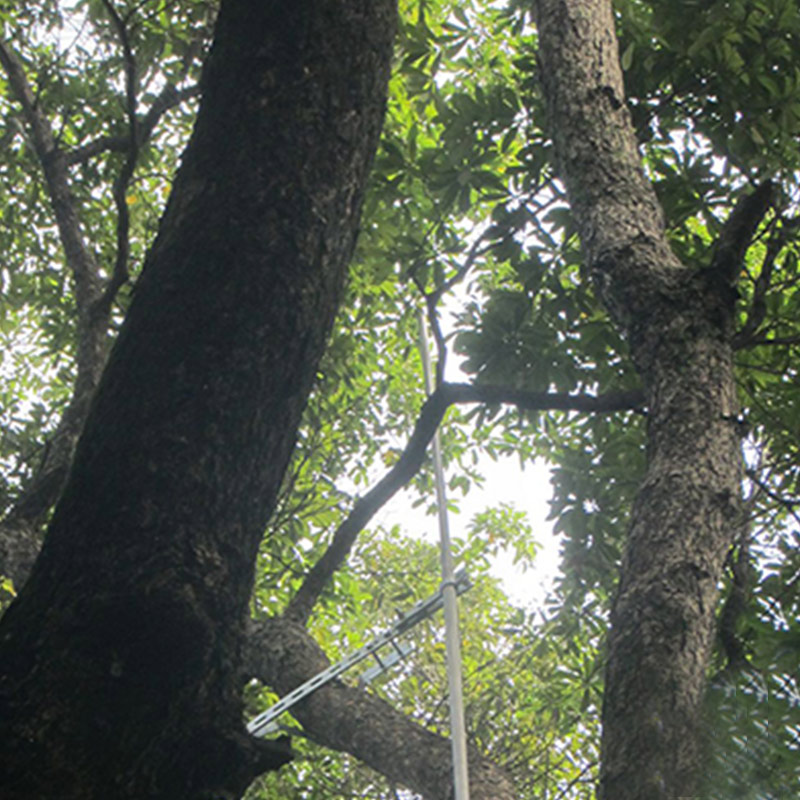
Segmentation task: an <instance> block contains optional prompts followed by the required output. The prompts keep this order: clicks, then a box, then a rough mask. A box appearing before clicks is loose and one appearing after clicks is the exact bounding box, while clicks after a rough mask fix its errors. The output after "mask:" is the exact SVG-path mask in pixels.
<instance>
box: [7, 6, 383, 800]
mask: <svg viewBox="0 0 800 800" xmlns="http://www.w3.org/2000/svg"><path fill="white" fill-rule="evenodd" d="M394 17H395V8H394V2H393V0H348V2H334V1H333V0H315V1H314V2H309V3H303V4H298V5H296V6H291V5H287V4H283V3H276V2H264V3H250V2H246V1H245V0H228V2H224V3H223V5H222V9H221V12H220V17H219V21H218V25H217V33H216V39H215V44H214V47H213V50H212V54H211V56H210V61H209V64H208V65H207V69H206V72H205V75H204V79H203V100H202V103H201V109H200V113H199V116H198V120H197V123H196V126H195V131H194V134H193V136H192V140H191V142H190V144H189V147H188V148H187V151H186V153H185V155H184V158H183V164H182V167H181V169H180V172H179V174H178V176H177V178H176V181H175V186H174V191H173V194H172V197H171V199H170V202H169V205H168V208H167V211H166V213H165V216H164V220H163V221H162V226H161V230H160V233H159V236H158V238H157V241H156V243H155V245H154V247H153V250H152V252H151V253H150V255H149V257H148V259H147V263H146V265H145V268H144V272H143V275H142V277H141V279H140V281H139V284H138V285H137V287H136V292H135V296H134V300H133V303H132V305H131V308H130V311H129V314H128V318H127V319H126V322H125V325H124V328H123V330H122V332H121V333H120V337H119V340H118V341H117V343H116V345H115V347H114V350H113V352H112V354H111V356H110V359H109V363H108V366H107V368H106V371H105V373H104V376H103V379H102V381H101V384H100V387H99V389H98V392H97V395H96V397H95V400H94V403H93V406H92V409H91V411H90V414H89V418H88V420H87V422H86V427H85V429H84V433H83V436H82V438H81V441H80V443H79V445H78V449H77V452H76V456H75V461H74V465H73V468H72V472H71V475H70V478H69V480H68V483H67V486H66V488H65V491H64V494H63V496H62V499H61V501H60V502H59V505H58V507H57V509H56V512H55V515H54V518H53V521H52V523H51V525H50V528H49V530H48V533H47V537H46V539H45V544H44V547H43V550H42V552H41V555H40V557H39V559H38V561H37V563H36V565H35V566H34V569H33V572H32V574H31V576H30V579H29V580H28V582H27V584H26V585H25V587H24V589H23V590H22V592H21V594H20V597H19V598H18V599H17V601H16V602H15V603H14V605H13V606H12V608H11V609H10V610H9V611H8V613H7V614H6V616H5V618H4V619H3V621H2V627H0V668H1V670H2V671H1V672H0V776H2V778H0V781H2V784H1V788H0V794H2V795H3V797H4V798H5V797H8V798H25V799H26V800H29V799H30V798H37V797H43V798H44V797H47V798H52V797H54V796H58V797H63V798H78V797H79V798H81V799H82V800H92V798H98V800H99V799H100V798H103V800H107V799H108V798H111V797H114V798H123V797H136V798H141V797H151V798H162V797H163V798H170V799H171V800H177V798H184V797H185V798H190V797H191V798H198V797H212V796H213V797H219V796H225V797H233V796H237V795H238V794H240V793H241V792H242V791H243V789H244V788H245V787H246V786H247V785H248V783H249V782H250V781H251V780H252V778H253V777H254V776H255V775H256V774H258V773H259V772H260V771H263V770H264V769H269V768H274V767H277V766H278V765H279V764H281V763H283V761H284V760H285V758H286V753H285V752H284V751H283V750H282V749H281V748H280V747H279V748H277V749H276V748H274V747H271V746H269V745H266V744H264V743H261V742H257V741H255V740H253V739H252V738H251V737H248V736H247V735H246V734H245V732H244V728H243V726H242V722H241V706H240V700H239V688H240V686H239V682H240V678H241V650H242V636H243V630H244V620H245V618H246V615H247V606H248V601H249V597H250V590H251V582H252V571H253V564H254V559H255V554H256V551H257V548H258V544H259V541H260V538H261V536H262V531H263V528H264V524H265V521H266V519H267V517H268V515H269V513H270V510H271V508H272V505H273V502H274V497H275V494H276V492H277V489H278V486H279V484H280V481H281V478H282V475H283V471H284V468H285V465H286V462H287V459H288V458H289V454H290V452H291V449H292V446H293V444H294V439H295V431H296V428H297V425H298V421H299V418H300V414H301V412H302V410H303V407H304V405H305V401H306V398H307V395H308V392H309V390H310V387H311V383H312V381H313V378H314V375H315V370H316V364H317V361H318V359H319V357H320V355H321V353H322V350H323V347H324V344H325V340H326V337H327V334H328V331H329V328H330V325H331V322H332V319H333V315H334V313H335V310H336V306H337V303H338V299H339V295H340V290H341V286H342V283H343V278H344V274H345V270H346V265H347V262H348V259H349V257H350V254H351V251H352V247H353V243H354V240H355V233H356V229H357V225H358V214H359V209H360V204H361V197H362V192H363V186H364V182H365V177H366V173H367V170H368V167H369V164H370V162H371V159H372V155H373V152H374V149H375V146H376V143H377V139H378V134H379V131H380V126H381V121H382V116H383V107H384V102H385V89H386V82H387V78H388V70H389V62H390V53H391V38H392V31H393V27H394Z"/></svg>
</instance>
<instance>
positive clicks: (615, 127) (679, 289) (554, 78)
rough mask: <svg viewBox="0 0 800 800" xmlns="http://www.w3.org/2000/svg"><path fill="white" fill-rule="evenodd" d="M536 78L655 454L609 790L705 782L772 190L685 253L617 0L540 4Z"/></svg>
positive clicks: (614, 676) (674, 793)
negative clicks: (653, 171)
mask: <svg viewBox="0 0 800 800" xmlns="http://www.w3.org/2000/svg"><path fill="white" fill-rule="evenodd" d="M536 14H537V19H538V30H539V41H540V62H541V63H540V67H541V79H542V85H543V88H544V94H545V100H546V103H547V107H548V115H549V125H550V132H551V135H552V138H553V140H554V143H555V145H556V151H557V156H558V159H559V170H560V174H561V177H562V178H563V180H564V182H565V184H566V186H567V190H568V194H569V198H570V203H571V206H572V211H573V215H574V218H575V220H576V223H577V225H578V229H579V232H580V236H581V243H582V247H583V252H584V255H585V260H586V264H587V267H588V270H589V272H590V274H591V275H592V277H593V280H594V283H595V287H596V289H597V291H598V293H599V295H600V297H601V299H602V300H603V302H604V303H605V305H606V307H607V309H608V310H609V312H610V314H611V316H612V318H613V319H614V321H615V322H616V324H617V325H618V326H619V328H620V329H621V330H622V331H623V332H624V334H625V335H626V337H627V340H628V342H629V345H630V351H631V354H632V357H633V359H634V362H635V364H636V367H637V369H638V371H639V374H640V376H641V379H642V383H643V387H644V391H645V395H646V406H647V408H648V428H647V456H648V465H647V471H646V475H645V477H644V480H643V483H642V485H641V487H640V489H639V491H638V495H637V498H636V500H635V504H634V508H633V510H632V518H631V524H630V529H629V534H628V540H627V545H626V549H625V553H624V557H623V563H622V574H621V580H620V585H619V589H618V593H617V597H616V600H615V604H614V608H613V610H612V615H611V631H610V635H609V642H608V664H607V670H606V687H605V700H604V707H603V741H602V767H601V776H600V790H599V796H600V797H601V798H602V800H642V798H648V800H657V799H658V798H663V799H664V800H667V798H669V800H674V798H678V797H687V796H694V795H696V794H698V791H697V787H698V768H699V766H700V759H701V755H702V737H701V734H700V727H701V726H700V724H699V719H698V714H699V710H700V704H701V699H702V695H703V690H704V685H705V673H706V669H707V667H708V664H709V657H710V651H711V644H712V633H713V627H714V613H715V607H716V600H717V585H718V581H719V580H720V577H721V574H722V568H723V563H724V559H725V556H726V553H727V552H728V549H729V547H730V545H731V543H732V541H733V538H734V535H735V533H736V532H737V530H738V529H739V528H740V525H741V513H742V510H741V496H740V479H741V474H742V473H741V452H740V450H741V448H740V441H739V436H738V432H737V426H736V424H735V416H736V413H737V400H736V390H735V384H734V375H733V359H732V338H733V333H734V330H733V310H734V299H735V290H734V283H735V280H736V277H737V275H738V272H739V269H740V263H741V258H742V256H743V251H744V248H745V247H746V245H747V244H748V242H749V241H750V239H751V237H752V234H753V233H754V230H755V227H756V226H757V224H758V222H759V220H760V219H761V217H762V215H763V213H764V212H765V211H766V208H767V206H768V202H769V187H765V188H764V189H762V190H760V191H758V192H756V193H755V194H754V195H751V196H750V198H748V199H747V200H746V201H745V203H744V204H743V206H742V207H741V208H739V209H737V212H736V213H735V214H734V215H733V217H732V222H731V224H730V225H729V226H728V227H727V230H726V231H725V232H724V233H723V235H722V238H721V240H720V241H719V242H717V244H716V255H715V257H714V259H713V262H712V266H711V267H710V268H706V269H699V268H696V267H692V266H691V265H683V264H681V263H679V261H678V260H677V259H676V257H675V256H674V254H673V253H672V252H671V250H670V248H669V246H668V244H667V241H666V238H665V236H664V225H663V221H662V212H661V209H660V207H659V204H658V202H657V200H656V197H655V194H654V192H653V189H652V186H651V185H650V183H649V182H648V181H647V179H646V177H645V175H644V174H643V171H642V167H641V163H640V159H639V155H638V152H637V147H636V140H635V137H634V133H633V129H632V127H631V124H630V119H629V114H628V110H627V107H626V104H625V96H624V90H623V81H622V72H621V69H620V65H619V59H618V52H617V50H618V48H617V41H616V37H615V33H614V19H613V14H612V9H611V3H610V2H608V0H538V3H537V7H536Z"/></svg>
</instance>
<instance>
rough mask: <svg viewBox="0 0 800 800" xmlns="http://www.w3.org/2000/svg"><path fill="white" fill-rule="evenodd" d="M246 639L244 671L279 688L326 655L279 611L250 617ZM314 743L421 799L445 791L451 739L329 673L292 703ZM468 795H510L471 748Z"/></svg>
mask: <svg viewBox="0 0 800 800" xmlns="http://www.w3.org/2000/svg"><path fill="white" fill-rule="evenodd" d="M248 633H249V635H248V638H247V644H246V655H245V668H246V676H247V677H248V678H249V677H257V678H258V679H259V680H260V681H262V682H263V683H265V684H266V685H268V686H270V687H272V688H273V689H275V690H276V691H277V692H279V693H280V694H282V695H283V694H286V693H288V692H290V691H291V690H292V689H294V688H295V687H296V686H299V685H300V684H301V683H304V682H305V681H307V680H308V679H309V678H312V677H313V676H314V675H316V674H317V673H318V672H321V671H322V670H323V669H326V668H327V667H328V666H329V665H330V662H329V661H328V659H327V657H326V656H325V654H324V653H323V652H322V650H321V648H320V647H319V645H318V644H317V643H316V642H315V641H314V640H313V639H312V638H311V636H310V635H309V633H308V632H307V631H306V630H305V629H304V628H303V627H302V626H301V625H298V624H296V623H293V622H291V621H290V620H287V619H284V618H281V617H278V618H272V619H267V620H263V621H258V622H252V623H251V625H250V629H249V631H248ZM292 715H293V716H294V717H295V718H296V719H297V720H299V721H300V723H301V724H302V725H303V727H304V728H305V731H306V734H307V735H308V736H309V738H311V739H312V740H313V741H315V742H317V743H318V744H321V745H324V746H325V747H330V748H333V749H335V750H340V751H344V752H348V753H350V754H351V755H353V756H355V757H356V758H358V759H359V760H360V761H362V762H363V763H364V764H367V765H368V766H369V767H371V768H372V769H374V770H377V771H378V772H380V773H381V774H382V775H384V776H386V777H387V778H388V779H389V780H390V781H392V782H396V783H399V784H402V785H403V786H407V787H408V788H410V789H411V790H412V791H414V792H415V793H419V794H421V795H422V796H423V797H425V798H428V800H441V799H442V798H447V797H451V796H452V776H451V769H450V741H449V740H448V739H445V738H444V737H442V736H439V735H437V734H435V733H432V732H431V731H428V730H426V729H425V728H423V727H422V726H421V725H418V724H416V723H415V722H413V721H412V720H411V719H409V718H408V717H407V716H406V715H405V714H401V713H400V712H399V711H397V710H395V709H394V708H392V706H390V705H389V704H388V703H386V702H385V701H383V700H381V699H380V698H378V697H376V696H375V695H373V694H370V693H368V692H365V691H362V690H359V689H354V688H351V687H349V686H347V685H345V684H343V683H341V682H339V681H334V682H332V683H329V684H328V685H326V686H324V687H322V688H321V689H318V690H317V691H316V692H314V693H313V694H312V695H310V696H309V697H308V698H307V699H305V700H303V701H302V702H301V703H299V704H298V705H297V706H295V707H294V708H293V709H292ZM469 766H470V795H471V797H472V798H473V800H513V798H515V797H516V794H515V792H514V789H513V786H512V784H511V781H510V780H509V778H508V776H507V775H506V774H505V773H504V772H503V771H502V770H501V769H500V768H499V767H498V766H497V765H496V764H494V763H493V762H491V761H490V760H488V759H487V758H486V757H484V756H483V755H482V754H481V753H479V752H478V751H477V750H475V749H474V748H471V752H470V765H469Z"/></svg>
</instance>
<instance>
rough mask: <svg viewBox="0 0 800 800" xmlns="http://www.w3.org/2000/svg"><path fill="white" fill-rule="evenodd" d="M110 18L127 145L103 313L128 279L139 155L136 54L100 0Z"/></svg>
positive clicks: (107, 0)
mask: <svg viewBox="0 0 800 800" xmlns="http://www.w3.org/2000/svg"><path fill="white" fill-rule="evenodd" d="M102 3H103V6H104V7H105V9H106V11H107V12H108V15H109V16H110V17H111V21H112V22H113V24H114V27H115V28H116V31H117V35H118V36H119V40H120V44H121V46H122V58H123V63H124V65H125V109H126V113H127V116H128V136H127V140H128V142H127V147H126V148H125V161H124V163H123V165H122V168H121V169H120V171H119V173H118V174H117V177H116V179H115V180H114V204H115V205H116V207H117V243H116V244H117V252H116V255H115V257H114V267H113V270H112V272H111V277H110V278H109V281H108V283H107V284H106V286H105V289H104V290H103V294H102V296H101V297H100V298H99V299H98V300H97V303H96V305H95V309H94V311H95V313H96V314H98V315H100V316H106V315H107V314H108V313H109V311H110V309H111V304H112V303H113V302H114V298H115V297H116V295H117V292H118V291H119V289H120V287H121V286H122V285H123V284H124V283H125V282H126V281H127V280H128V258H129V256H130V238H129V236H130V210H129V209H128V196H127V195H128V186H129V185H130V182H131V179H132V178H133V173H134V170H135V169H136V161H137V159H138V157H139V135H138V132H137V127H138V120H137V117H136V104H137V98H136V95H137V88H136V87H137V80H136V57H135V56H134V53H133V49H132V48H131V43H130V38H129V37H128V30H127V28H126V25H125V22H124V21H123V20H122V19H121V18H120V16H119V14H117V11H116V9H115V8H114V5H113V3H112V2H111V0H102Z"/></svg>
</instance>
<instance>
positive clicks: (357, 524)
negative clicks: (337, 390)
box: [286, 383, 644, 622]
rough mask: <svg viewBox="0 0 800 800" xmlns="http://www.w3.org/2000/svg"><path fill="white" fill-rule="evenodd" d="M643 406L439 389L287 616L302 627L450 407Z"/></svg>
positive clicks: (414, 467) (467, 387)
mask: <svg viewBox="0 0 800 800" xmlns="http://www.w3.org/2000/svg"><path fill="white" fill-rule="evenodd" d="M643 401H644V398H643V395H642V393H641V392H638V391H634V392H618V393H613V394H608V395H599V396H590V395H570V394H552V393H549V392H526V391H523V390H518V389H511V388H505V387H502V386H480V385H471V384H464V383H442V384H440V386H439V387H438V388H437V389H436V391H435V392H434V393H433V394H432V395H431V396H430V397H429V398H428V399H427V400H426V402H425V404H424V405H423V407H422V411H421V412H420V415H419V418H418V419H417V423H416V425H415V426H414V431H413V433H412V434H411V438H410V439H409V440H408V444H407V445H406V447H405V450H403V453H402V455H401V456H400V459H399V460H398V461H397V463H396V464H395V465H394V467H392V469H390V470H389V471H388V472H387V473H386V475H385V476H384V477H383V478H382V479H381V480H380V481H379V482H378V483H377V484H376V485H375V486H374V487H373V488H372V489H371V490H370V491H369V492H367V494H366V495H364V497H362V498H361V499H360V500H358V501H357V502H356V504H355V506H354V507H353V510H352V511H351V512H350V514H349V515H348V516H347V518H346V519H345V520H344V522H342V524H341V525H339V527H338V528H337V530H336V532H335V533H334V535H333V539H332V540H331V543H330V545H329V547H328V549H327V550H326V551H325V553H324V554H323V555H322V557H321V558H320V560H319V561H317V563H316V564H315V565H314V566H313V567H312V568H311V570H310V571H309V572H308V574H307V576H306V579H305V581H304V582H303V584H302V585H301V587H300V588H299V589H298V591H297V594H295V596H294V597H293V598H292V599H291V600H290V601H289V605H288V607H287V609H286V616H287V617H289V618H291V619H293V620H295V621H297V622H305V621H306V620H307V619H308V617H309V615H310V614H311V611H312V609H313V607H314V605H315V603H316V601H317V599H318V598H319V595H320V593H321V592H322V589H323V587H324V586H325V584H326V583H327V582H328V580H329V579H330V577H331V575H333V573H334V572H335V571H336V570H337V569H338V568H339V567H340V566H341V564H342V563H343V562H344V560H345V558H346V557H347V555H348V553H349V552H350V549H351V548H352V546H353V544H354V542H355V540H356V537H357V536H358V534H359V533H360V532H361V531H362V530H363V528H364V526H365V525H366V524H367V523H368V522H369V521H370V519H372V517H373V516H374V515H375V513H377V511H378V510H379V509H380V508H381V507H382V506H383V505H384V504H385V503H386V502H387V501H388V500H389V499H390V498H391V497H392V496H393V495H394V494H395V493H396V492H397V491H398V490H399V489H401V488H402V487H403V486H405V485H406V484H407V483H408V482H409V481H410V480H411V478H413V477H414V475H416V473H417V472H418V470H419V468H420V467H421V466H422V463H423V460H424V458H425V451H426V448H427V446H428V443H429V442H430V441H431V439H432V438H433V435H434V433H435V432H436V429H437V428H438V427H439V423H440V422H441V421H442V418H443V417H444V414H445V412H446V411H447V409H448V408H449V407H450V406H451V405H454V404H456V403H508V404H511V405H516V406H517V407H519V408H521V409H526V410H533V411H553V410H560V411H584V412H595V413H610V412H614V411H624V410H631V409H636V408H641V406H642V403H643Z"/></svg>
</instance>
